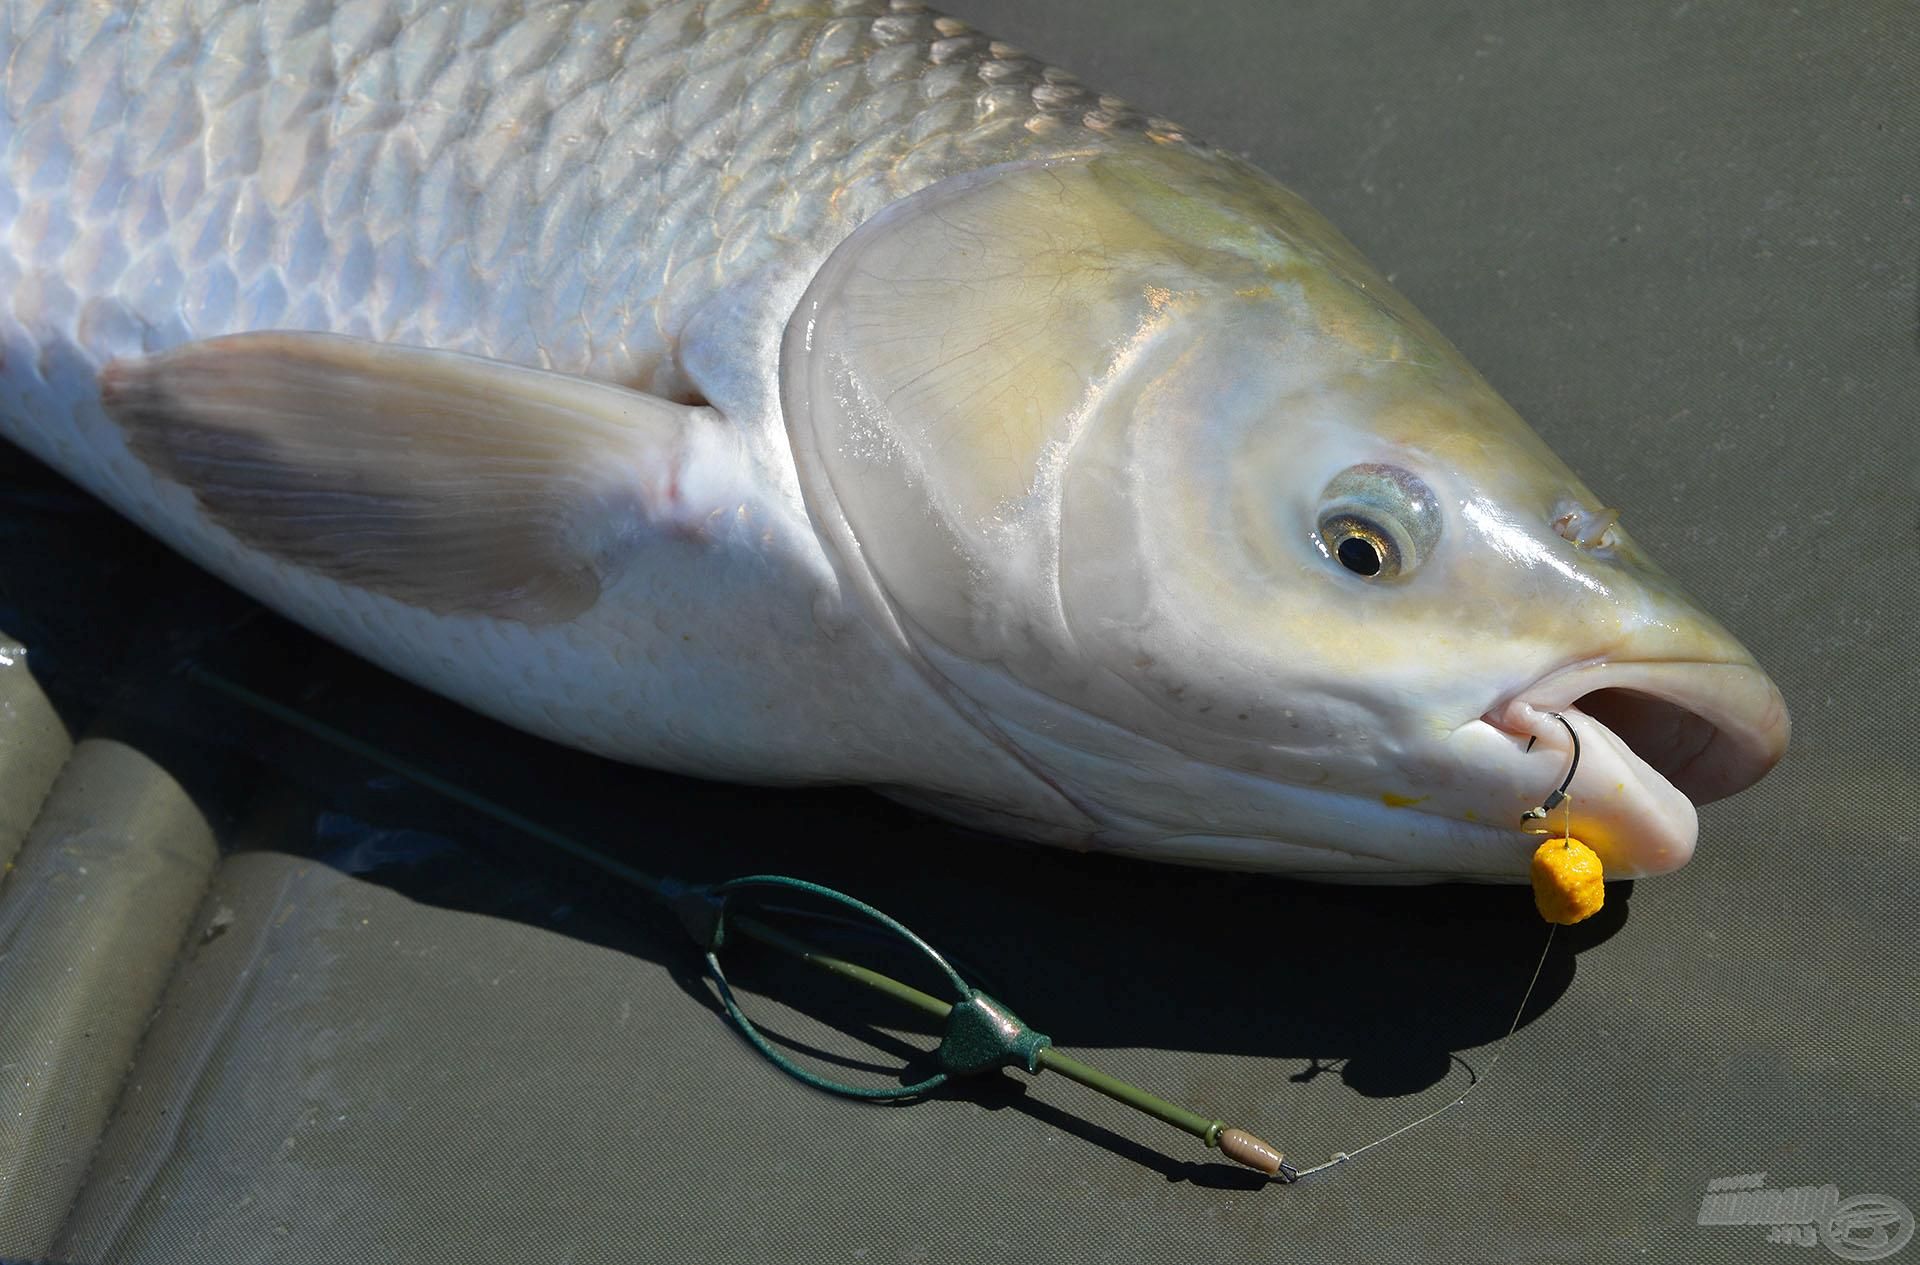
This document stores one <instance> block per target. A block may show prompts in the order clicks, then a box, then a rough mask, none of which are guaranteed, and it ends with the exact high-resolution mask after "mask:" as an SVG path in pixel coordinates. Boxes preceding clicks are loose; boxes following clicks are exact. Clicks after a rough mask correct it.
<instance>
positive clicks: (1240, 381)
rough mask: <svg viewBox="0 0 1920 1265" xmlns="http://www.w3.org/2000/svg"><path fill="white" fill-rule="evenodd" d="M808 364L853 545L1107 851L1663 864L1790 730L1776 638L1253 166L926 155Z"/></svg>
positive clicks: (1270, 864)
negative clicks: (1646, 536)
mask: <svg viewBox="0 0 1920 1265" xmlns="http://www.w3.org/2000/svg"><path fill="white" fill-rule="evenodd" d="M784 355H785V362H784V363H783V390H784V391H785V401H784V402H785V404H786V407H787V412H788V422H789V427H790V429H791V433H792V435H793V438H794V447H795V452H796V457H797V460H798V463H799V466H800V469H801V474H802V481H803V485H804V488H805V491H806V494H807V496H808V500H809V504H810V507H811V508H812V509H813V511H814V513H815V515H816V518H817V519H819V520H820V521H822V522H823V523H825V524H826V525H827V532H826V534H827V535H828V537H829V538H830V539H831V540H833V541H834V542H835V545H836V552H837V555H838V556H839V558H840V559H841V560H842V562H843V564H844V565H845V566H846V567H847V569H848V570H849V571H850V572H853V573H856V574H857V576H858V577H859V580H860V582H861V583H862V584H863V585H864V586H865V587H866V588H867V589H868V591H869V592H870V594H871V595H872V596H873V598H874V600H875V602H876V605H877V607H878V608H879V609H882V610H884V611H885V618H886V620H887V621H888V622H889V624H890V626H891V627H892V628H893V629H894V631H896V632H897V634H898V636H899V637H900V639H901V643H902V645H903V646H904V647H905V648H906V649H907V651H908V653H909V654H910V655H911V656H912V657H913V658H914V659H915V661H916V662H917V663H919V664H921V665H922V666H923V668H924V669H925V670H926V671H927V673H928V674H929V676H930V677H931V678H933V679H935V680H936V681H938V682H939V684H940V685H941V687H942V688H943V689H945V690H947V691H949V692H950V693H951V694H952V695H953V696H954V697H955V698H956V699H958V700H961V704H962V706H963V707H964V710H965V711H966V713H967V714H968V715H969V717H970V718H972V719H974V720H975V722H976V723H977V724H978V725H979V726H980V728H981V730H982V732H983V733H986V734H988V735H990V736H991V737H992V739H993V741H995V742H996V743H999V744H1001V745H1003V746H1004V747H1005V748H1006V749H1007V750H1008V751H1010V752H1013V753H1015V754H1016V755H1017V756H1018V757H1019V759H1020V760H1021V761H1022V762H1023V763H1024V764H1025V766H1026V767H1027V768H1029V769H1030V770H1031V771H1032V772H1033V773H1034V774H1035V775H1036V776H1038V777H1040V778H1041V779H1043V780H1044V781H1045V782H1046V783H1047V784H1048V785H1049V786H1051V787H1053V788H1055V789H1056V790H1057V791H1058V792H1059V794H1060V796H1061V797H1062V799H1063V801H1065V802H1067V803H1069V804H1071V805H1072V808H1073V811H1074V812H1076V813H1078V814H1080V816H1081V817H1082V818H1084V820H1086V821H1087V822H1090V823H1091V825H1090V826H1088V827H1085V828H1084V833H1085V835H1086V836H1087V837H1088V838H1090V839H1092V840H1093V841H1094V842H1096V843H1099V844H1103V845H1105V846H1109V847H1114V848H1118V849H1122V850H1128V851H1134V852H1140V853H1145V854H1149V855H1156V856H1163V857H1168V858H1171V859H1178V860H1186V861H1190V862H1195V863H1202V864H1219V865H1230V866H1234V867H1239V868H1251V869H1276V870H1286V871H1291V872H1297V873H1307V874H1318V875H1323V876H1328V877H1341V878H1372V879H1383V880H1416V879H1430V878H1446V877H1461V878H1478V879H1489V880H1522V879H1524V877H1525V875H1526V872H1527V861H1528V857H1529V854H1530V852H1531V849H1532V844H1533V842H1535V840H1533V839H1531V837H1530V832H1545V831H1547V830H1551V831H1553V832H1554V833H1570V834H1572V835H1574V836H1576V837H1578V838H1580V839H1582V840H1584V841H1585V842H1587V843H1588V844H1589V845H1590V846H1592V847H1593V848H1594V849H1595V850H1596V852H1598V853H1599V855H1600V856H1601V859H1602V861H1603V863H1604V864H1605V865H1606V868H1607V871H1608V873H1609V874H1610V875H1611V876H1618V877H1628V876H1636V875H1645V874H1653V873H1659V872H1663V871H1666V870H1671V869H1673V868H1675V867H1677V866H1679V865H1680V864H1682V863H1684V862H1685V860H1686V859H1687V858H1688V856H1689V855H1691V852H1692V850H1693V847H1694V842H1695V838H1696V835H1697V822H1696V817H1695V812H1694V806H1695V804H1696V803H1698V802H1705V801H1706V800H1710V799H1715V798H1719V797H1721V796H1724V795H1728V794H1732V793H1733V792H1735V791H1737V790H1739V789H1741V788H1743V787H1745V786H1747V785H1749V784H1750V783H1752V782H1753V781H1755V780H1756V779H1758V778H1759V777H1760V776H1761V775H1762V774H1763V773H1764V772H1765V771H1766V770H1767V769H1768V768H1769V767H1771V765H1772V764H1773V763H1774V762H1775V761H1776V760H1777V759H1778V758H1779V757H1780V755H1781V754H1782V752H1783V750H1784V746H1785V742H1786V737H1787V715H1786V709H1785V706H1784V704H1783V702H1782V700H1781V697H1780V694H1779V692H1778V690H1777V689H1775V687H1774V686H1773V684H1772V683H1771V682H1770V681H1769V680H1768V679H1767V677H1766V675H1765V673H1764V672H1763V671H1762V670H1761V669H1760V668H1759V667H1758V665H1757V664H1756V663H1755V662H1754V661H1753V659H1752V657H1751V656H1750V655H1749V654H1748V653H1747V651H1746V650H1745V649H1743V648H1742V647H1741V646H1740V644H1739V643H1738V642H1737V641H1736V640H1735V639H1734V638H1733V637H1732V636H1731V635H1730V634H1729V633H1728V632H1727V631H1726V630H1725V629H1723V628H1722V627H1721V626H1720V625H1719V624H1718V623H1716V622H1715V621H1714V620H1713V619H1712V618H1711V617H1709V616H1708V615H1706V614H1705V613H1704V612H1703V611H1701V610H1700V609H1699V608H1698V607H1697V606H1696V605H1694V604H1693V603H1692V602H1691V601H1690V600H1689V599H1688V598H1687V596H1686V595H1685V594H1684V593H1683V592H1682V591H1681V590H1680V589H1679V587H1678V586H1677V585H1676V584H1675V583H1674V581H1673V580H1672V579H1671V578H1670V577H1669V576H1667V575H1666V574H1665V573H1664V572H1662V571H1661V570H1660V569H1659V568H1658V567H1657V566H1656V565H1655V564H1654V563H1653V562H1652V561H1651V560H1650V559H1649V558H1648V557H1647V556H1646V555H1645V554H1644V553H1643V552H1642V551H1641V549H1640V548H1639V547H1638V546H1637V545H1636V544H1635V542H1634V541H1633V540H1632V538H1631V537H1630V536H1629V535H1628V534H1627V531H1626V529H1625V528H1624V527H1623V526H1622V525H1621V524H1620V523H1619V521H1618V515H1617V514H1615V513H1614V512H1613V511H1611V510H1610V509H1608V508H1607V507H1606V506H1605V505H1604V504H1603V502H1602V501H1601V500H1600V499H1599V498H1598V497H1596V496H1595V495H1594V493H1593V492H1592V491H1590V490H1589V489H1588V488H1587V487H1586V486H1585V485H1584V484H1583V483H1582V482H1581V481H1580V479H1579V478H1578V477H1577V476H1576V475H1575V474H1574V473H1573V472H1572V471H1571V470H1569V469H1568V468H1567V466H1566V465H1565V463H1563V462H1562V461H1561V460H1560V459H1559V458H1558V457H1557V456H1556V455H1555V454H1554V453H1553V452H1552V451H1551V450H1550V449H1549V448H1548V447H1547V446H1546V445H1545V443H1544V442H1542V441H1541V439H1540V438H1539V437H1538V436H1537V435H1536V434H1535V433H1534V432H1533V431H1532V429H1531V428H1529V427H1528V426H1527V425H1526V423H1525V422H1524V421H1522V420H1521V419H1520V418H1519V417H1518V416H1517V415H1516V414H1515V413H1514V411H1513V410H1512V409H1511V408H1510V407H1509V406H1508V405H1507V404H1506V403H1505V402H1504V401H1502V400H1501V399H1500V397H1499V396H1498V395H1497V393H1495V392H1494V391H1493V390H1492V388H1491V387H1490V386H1488V384H1487V383H1486V382H1485V381H1484V380H1483V379H1482V378H1481V377H1480V376H1479V375H1478V374H1477V373H1476V372H1475V371H1474V370H1473V369H1472V367H1471V366H1470V365H1468V364H1467V363H1466V361H1465V360H1464V359H1463V358H1462V357H1461V356H1460V354H1459V353H1458V352H1457V351H1456V350H1455V349H1454V348H1453V347H1452V346H1451V345H1450V344H1449V343H1448V342H1447V341H1446V340H1445V339H1444V338H1443V337H1442V336H1441V335H1440V334H1439V333H1438V332H1437V331H1435V330H1434V329H1433V328H1432V326H1431V325H1429V324H1428V323H1427V322H1426V321H1425V320H1424V319H1423V318H1422V317H1420V315H1419V314H1418V313H1417V312H1415V311H1414V310H1413V308H1412V307H1411V305H1409V304H1408V303H1407V302H1406V300H1405V299H1403V298H1402V297H1400V296H1399V295H1398V294H1397V293H1395V292H1394V291H1393V289H1392V288H1391V287H1390V286H1389V285H1388V284H1387V283H1386V281H1385V280H1384V279H1383V278H1381V277H1380V276H1379V274H1378V273H1376V272H1375V271H1374V270H1373V269H1372V268H1371V267H1370V266H1369V265H1368V264H1367V263H1366V262H1365V261H1364V260H1363V259H1362V258H1361V257H1360V256H1359V254H1358V252H1357V251H1355V250H1354V249H1353V247H1352V246H1351V245H1349V244H1348V243H1347V242H1346V241H1345V240H1344V239H1343V238H1341V237H1340V236H1339V234H1338V233H1337V232H1335V231H1334V230H1333V229H1332V228H1331V227H1330V226H1329V225H1327V224H1326V222H1325V221H1324V220H1322V219H1320V218H1319V217H1318V216H1317V215H1315V214H1314V213H1313V212H1312V211H1311V210H1310V209H1308V208H1307V207H1306V206H1305V204H1304V203H1301V202H1300V201H1299V200H1298V199H1297V198H1295V197H1294V196H1293V195H1291V194H1290V193H1288V192H1287V191H1285V190H1284V189H1283V188H1281V187H1280V186H1278V185H1277V184H1274V183H1273V182H1272V181H1270V180H1268V179H1267V178H1266V177H1263V176H1260V175H1259V174H1258V173H1256V172H1253V171H1251V169H1248V168H1245V167H1243V166H1241V165H1239V164H1236V163H1233V162H1231V161H1225V160H1219V159H1217V158H1213V159H1208V160H1205V161H1203V160H1201V159H1199V158H1196V157H1194V156H1192V155H1187V154H1184V153H1180V152H1178V151H1173V152H1165V151H1158V152H1152V153H1150V154H1147V155H1145V156H1141V155H1127V156H1124V157H1120V158H1114V157H1109V156H1095V157H1093V158H1088V159H1077V158H1076V159H1067V160H1062V161H1057V162H1052V163H1045V164H1030V165H1022V166H1018V167H1013V168H1004V169H995V170H991V171H988V172H983V173H975V174H974V175H972V176H969V177H964V178H959V179H957V180H954V181H949V182H946V183H945V184H943V185H936V186H933V187H932V188H930V189H928V190H924V191H922V192H920V193H918V194H915V195H913V196H912V197H910V198H907V199H905V200H903V201H902V202H900V203H897V204H895V206H894V207H892V208H890V209H889V210H888V211H886V212H883V213H882V215H881V216H879V217H876V219H875V220H873V221H870V222H869V223H868V224H867V225H865V226H863V227H861V228H860V229H858V230H857V231H856V232H855V233H854V234H853V235H852V236H851V237H849V238H848V240H847V242H845V243H844V244H843V245H842V246H841V247H840V248H839V249H838V250H837V251H836V252H835V254H834V256H833V257H832V258H831V259H830V260H829V261H828V264H827V266H826V267H825V268H823V269H822V271H821V273H820V274H819V275H818V276H817V277H816V279H815V281H814V284H813V286H812V287H811V289H810V290H809V292H808V296H807V298H806V299H805V300H803V302H802V305H801V309H800V311H799V312H798V314H797V315H796V319H795V322H794V325H793V327H791V328H790V330H789V335H788V340H787V346H786V348H785V353H784ZM1576 760H1577V761H1578V768H1577V769H1576V768H1574V767H1573V766H1574V765H1575V762H1576ZM1569 772H1571V773H1572V777H1571V778H1570V779H1569V778H1568V776H1567V775H1568V774H1569ZM1563 783H1565V790H1566V797H1565V798H1564V800H1561V799H1558V798H1557V797H1554V795H1553V793H1554V792H1555V791H1556V790H1558V789H1559V788H1561V786H1562V784H1563ZM1550 799H1554V800H1555V809H1554V810H1553V811H1552V812H1551V813H1550V814H1549V816H1548V817H1547V818H1546V819H1545V820H1544V821H1542V820H1540V819H1538V818H1537V817H1535V818H1529V817H1526V816H1525V815H1524V814H1526V812H1527V810H1529V809H1531V808H1535V807H1537V806H1540V805H1542V804H1543V803H1546V802H1548V801H1549V800H1550ZM1056 824H1058V825H1060V826H1061V828H1062V829H1071V827H1067V826H1066V825H1064V823H1056ZM1028 833H1036V834H1041V833H1045V832H1044V831H1042V830H1038V829H1033V830H1029V831H1028Z"/></svg>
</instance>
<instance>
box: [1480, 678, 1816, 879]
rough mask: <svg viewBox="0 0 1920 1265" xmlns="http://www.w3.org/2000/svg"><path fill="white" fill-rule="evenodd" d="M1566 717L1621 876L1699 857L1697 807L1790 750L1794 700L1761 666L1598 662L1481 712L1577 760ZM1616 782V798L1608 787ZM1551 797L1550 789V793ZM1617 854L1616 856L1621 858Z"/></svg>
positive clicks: (1613, 866) (1584, 793) (1580, 789)
mask: <svg viewBox="0 0 1920 1265" xmlns="http://www.w3.org/2000/svg"><path fill="white" fill-rule="evenodd" d="M1556 716H1558V717H1561V718H1563V719H1564V721H1565V723H1566V725H1568V726H1570V727H1571V728H1572V729H1573V730H1574V731H1575V732H1576V733H1577V734H1579V736H1580V740H1581V743H1582V755H1583V763H1585V764H1586V765H1587V767H1588V770H1589V772H1588V775H1587V777H1588V780H1587V784H1586V785H1585V786H1583V785H1582V781H1581V778H1580V777H1579V775H1576V780H1575V782H1574V784H1573V786H1572V787H1571V788H1570V794H1571V795H1572V796H1573V797H1574V799H1575V800H1576V801H1580V800H1582V799H1584V801H1585V803H1584V805H1583V806H1584V807H1587V808H1588V809H1589V810H1591V811H1594V812H1598V813H1603V814H1606V815H1607V817H1608V819H1609V821H1610V824H1611V825H1612V826H1613V828H1614V829H1613V831H1612V832H1611V833H1613V834H1614V836H1615V837H1614V838H1613V840H1612V842H1611V843H1610V845H1609V846H1608V847H1606V848H1604V849H1603V850H1602V855H1603V860H1605V861H1606V863H1607V869H1608V871H1609V875H1610V876H1612V875H1614V874H1619V875H1620V876H1621V877H1626V876H1628V875H1640V874H1657V873H1664V872H1666V871H1669V870H1673V869H1677V868H1679V866H1680V865H1682V864H1684V863H1685V862H1686V860H1687V859H1688V858H1689V857H1690V856H1691V855H1692V853H1693V844H1694V838H1695V835H1696V833H1697V819H1696V817H1695V815H1694V811H1693V810H1694V808H1695V807H1696V806H1697V805H1700V804H1705V803H1710V802H1712V801H1713V800H1717V799H1723V798H1725V797H1726V796H1729V795H1732V794H1735V793H1737V792H1739V791H1741V790H1744V789H1746V788H1747V787H1749V786H1751V785H1753V784H1754V783H1755V782H1757V781H1759V780H1760V778H1761V777H1763V776H1764V775H1765V774H1766V772H1767V771H1768V770H1769V769H1771V768H1772V767H1773V766H1774V765H1775V764H1776V763H1778V762H1779V760H1780V758H1781V756H1782V755H1784V754H1785V752H1786V747H1787V739H1788V735H1789V732H1790V728H1791V725H1790V721H1789V718H1788V715H1787V706H1786V702H1785V700H1784V699H1783V698H1782V697H1781V695H1780V691H1779V690H1778V689H1777V688H1776V687H1775V686H1774V684H1773V682H1772V681H1771V680H1770V679H1768V677H1767V675H1766V674H1765V673H1764V672H1762V671H1761V670H1760V669H1759V668H1758V667H1756V666H1755V665H1753V664H1752V663H1751V662H1738V661H1723V662H1702V661H1690V660H1637V661H1633V660H1630V661H1613V660H1601V661H1588V662H1582V663H1577V664H1572V665H1569V666H1567V667H1563V668H1559V669H1556V670H1554V671H1552V672H1549V673H1548V674H1547V675H1545V676H1543V677H1540V678H1538V679H1536V680H1535V681H1533V682H1532V683H1530V684H1528V685H1526V686H1524V687H1523V688H1521V689H1519V690H1516V691H1513V692H1512V693H1510V694H1508V695H1507V696H1505V697H1504V698H1502V699H1501V700H1499V701H1498V702H1496V703H1495V704H1494V705H1493V706H1492V707H1490V708H1488V709H1487V711H1486V712H1485V713H1484V714H1483V715H1482V716H1481V718H1480V719H1481V720H1482V721H1484V722H1485V723H1486V724H1488V725H1490V726H1492V727H1493V728H1494V729H1497V730H1499V731H1501V732H1503V733H1506V734H1509V735H1512V736H1515V737H1526V738H1528V739H1529V749H1531V746H1532V741H1533V740H1535V739H1538V740H1542V741H1543V742H1544V743H1545V745H1548V746H1552V747H1558V748H1560V749H1563V750H1566V751H1567V754H1568V755H1569V756H1570V755H1571V750H1570V744H1569V743H1568V740H1567V735H1566V730H1565V729H1563V728H1562V726H1561V724H1560V723H1559V722H1557V721H1556V720H1555V719H1553V718H1554V717H1556ZM1609 779H1616V780H1614V783H1613V789H1614V791H1615V793H1616V797H1617V798H1616V799H1615V800H1614V801H1612V802H1611V803H1610V802H1609V801H1608V800H1607V798H1606V796H1605V794H1604V792H1603V790H1602V788H1601V787H1600V786H1599V785H1597V783H1604V782H1605V781H1607V780H1609ZM1549 789H1550V788H1549ZM1609 854H1610V855H1609Z"/></svg>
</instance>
